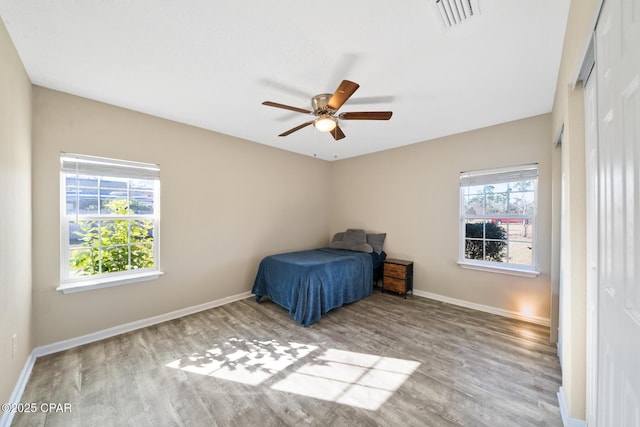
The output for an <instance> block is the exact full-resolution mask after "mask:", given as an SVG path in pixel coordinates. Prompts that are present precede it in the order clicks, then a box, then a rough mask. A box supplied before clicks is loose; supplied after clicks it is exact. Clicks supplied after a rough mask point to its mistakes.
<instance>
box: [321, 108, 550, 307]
mask: <svg viewBox="0 0 640 427" xmlns="http://www.w3.org/2000/svg"><path fill="white" fill-rule="evenodd" d="M550 133H551V116H550V115H548V114H547V115H541V116H537V117H533V118H529V119H524V120H519V121H515V122H511V123H506V124H502V125H498V126H493V127H489V128H484V129H479V130H476V131H472V132H467V133H463V134H458V135H453V136H449V137H445V138H441V139H436V140H432V141H427V142H423V143H419V144H414V145H410V146H407V147H402V148H397V149H393V150H389V151H384V152H379V153H374V154H370V155H366V156H361V157H356V158H353V159H346V160H341V161H337V162H334V163H332V166H333V173H332V176H331V179H332V185H331V194H332V197H331V204H332V212H333V214H332V216H331V225H330V227H331V228H330V231H331V233H334V232H337V231H340V230H343V229H345V228H347V227H363V228H366V229H368V230H372V231H378V232H386V233H387V240H386V242H385V251H386V252H387V253H388V254H389V256H391V257H397V258H404V259H410V260H413V261H414V262H415V267H414V287H415V288H416V290H419V291H424V292H430V293H433V294H438V295H441V296H444V297H448V298H456V299H460V300H464V301H468V302H471V303H475V304H482V305H485V306H489V307H493V308H497V309H499V310H507V311H511V312H516V313H521V312H522V311H523V310H525V306H529V307H530V309H531V310H532V314H533V315H534V316H536V317H539V318H544V319H549V312H550V276H549V271H550V260H551V258H550V233H551V222H550V220H551V218H550V213H551V194H550V192H551V151H550V149H549V148H550V144H549V135H550ZM526 163H539V174H540V178H539V198H538V212H539V215H538V223H537V238H538V249H539V259H538V262H539V265H540V271H541V274H540V276H538V277H537V278H535V279H530V278H524V277H517V276H509V275H503V274H496V273H488V272H480V271H473V270H465V269H462V268H460V267H459V266H458V265H457V264H456V262H457V261H458V227H459V221H458V218H459V185H460V181H459V176H460V175H459V174H460V172H461V171H468V170H477V169H485V168H497V167H503V166H513V165H520V164H526Z"/></svg>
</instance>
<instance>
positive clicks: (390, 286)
mask: <svg viewBox="0 0 640 427" xmlns="http://www.w3.org/2000/svg"><path fill="white" fill-rule="evenodd" d="M382 280H383V281H384V289H385V290H388V291H393V292H400V293H405V292H407V289H406V288H407V282H406V280H405V279H396V278H395V277H389V276H385V277H383V278H382Z"/></svg>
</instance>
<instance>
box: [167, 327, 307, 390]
mask: <svg viewBox="0 0 640 427" xmlns="http://www.w3.org/2000/svg"><path fill="white" fill-rule="evenodd" d="M317 348H318V347H316V346H312V345H306V344H299V343H287V344H286V345H285V344H281V343H279V342H278V341H276V340H251V341H248V340H245V339H242V338H231V339H229V340H228V341H227V342H225V343H224V344H223V345H221V346H219V347H214V348H212V349H210V350H207V351H206V352H205V353H204V354H200V353H194V354H191V355H189V356H188V357H184V358H182V359H177V360H174V361H172V362H170V363H168V364H167V365H166V366H167V367H169V368H176V369H182V370H183V371H187V372H193V373H196V374H201V375H208V376H211V377H215V378H220V379H224V380H229V381H235V382H239V383H243V384H248V385H254V386H255V385H259V384H260V383H262V382H263V381H266V380H267V379H269V378H271V377H272V376H273V375H275V374H277V373H278V372H280V371H282V370H284V369H286V368H287V367H288V366H290V365H291V364H293V363H294V362H296V361H297V360H299V359H301V358H303V357H305V356H307V355H308V354H309V353H311V352H312V351H314V350H315V349H317Z"/></svg>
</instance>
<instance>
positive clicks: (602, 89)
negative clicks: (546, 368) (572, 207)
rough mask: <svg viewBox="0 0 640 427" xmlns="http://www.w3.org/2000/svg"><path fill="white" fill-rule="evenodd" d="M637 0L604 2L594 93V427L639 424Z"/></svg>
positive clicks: (639, 101) (639, 4)
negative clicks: (595, 381) (595, 113)
mask: <svg viewBox="0 0 640 427" xmlns="http://www.w3.org/2000/svg"><path fill="white" fill-rule="evenodd" d="M639 8H640V0H607V1H605V2H604V6H603V8H602V12H601V15H600V19H599V21H598V28H597V30H596V66H597V76H598V77H597V78H598V80H597V86H598V87H597V92H598V95H597V97H598V181H599V182H598V195H597V204H598V207H597V208H596V211H597V215H598V218H597V224H598V226H597V227H598V240H599V250H598V262H597V270H598V276H597V282H598V289H599V292H598V324H599V326H598V351H597V352H598V356H597V357H598V370H597V371H598V396H597V414H596V417H597V420H598V422H597V425H598V426H612V427H614V426H615V427H617V426H639V425H640V400H639V396H640V226H639V225H638V224H639V222H640V193H639V191H640V20H639V18H640V16H639V14H640V9H639Z"/></svg>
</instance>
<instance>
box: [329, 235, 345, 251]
mask: <svg viewBox="0 0 640 427" xmlns="http://www.w3.org/2000/svg"><path fill="white" fill-rule="evenodd" d="M343 239H344V231H341V232H339V233H336V234H334V235H333V239H331V243H330V244H329V247H330V248H333V249H344V245H343V242H342V240H343Z"/></svg>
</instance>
